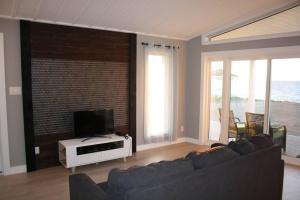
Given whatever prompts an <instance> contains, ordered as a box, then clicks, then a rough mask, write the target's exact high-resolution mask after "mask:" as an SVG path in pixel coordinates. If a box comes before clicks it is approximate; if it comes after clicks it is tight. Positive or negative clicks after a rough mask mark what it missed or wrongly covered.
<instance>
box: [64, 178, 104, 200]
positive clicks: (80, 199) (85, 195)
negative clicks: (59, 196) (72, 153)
mask: <svg viewBox="0 0 300 200" xmlns="http://www.w3.org/2000/svg"><path fill="white" fill-rule="evenodd" d="M69 187H70V200H86V199H88V200H108V197H107V195H106V193H105V192H104V191H103V190H102V189H101V188H100V187H99V186H98V185H97V184H96V183H95V182H94V181H93V180H92V179H91V178H90V177H88V176H87V175H86V174H74V175H71V176H69Z"/></svg>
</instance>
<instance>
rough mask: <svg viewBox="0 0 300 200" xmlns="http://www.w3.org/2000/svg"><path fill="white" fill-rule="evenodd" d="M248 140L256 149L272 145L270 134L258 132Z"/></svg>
mask: <svg viewBox="0 0 300 200" xmlns="http://www.w3.org/2000/svg"><path fill="white" fill-rule="evenodd" d="M249 141H250V142H251V143H252V144H254V147H255V149H256V150H260V149H264V148H267V147H271V146H273V144H274V143H273V140H272V137H271V136H270V135H266V134H260V135H255V136H252V137H250V138H249Z"/></svg>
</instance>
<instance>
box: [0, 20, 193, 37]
mask: <svg viewBox="0 0 300 200" xmlns="http://www.w3.org/2000/svg"><path fill="white" fill-rule="evenodd" d="M0 18H5V19H12V20H27V21H33V22H40V23H46V24H56V25H64V26H72V27H80V28H89V29H97V30H106V31H116V32H122V33H135V34H138V35H145V36H151V37H159V38H166V39H172V40H181V41H188V39H187V38H179V37H171V36H167V35H160V34H151V33H145V32H136V31H130V30H126V29H117V28H109V27H103V26H90V25H84V24H76V23H68V22H60V21H50V20H43V19H33V18H24V17H17V16H15V17H13V16H8V15H0Z"/></svg>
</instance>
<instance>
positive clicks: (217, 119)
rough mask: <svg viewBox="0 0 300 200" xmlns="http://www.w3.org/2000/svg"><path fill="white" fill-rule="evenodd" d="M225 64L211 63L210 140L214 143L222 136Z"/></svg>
mask: <svg viewBox="0 0 300 200" xmlns="http://www.w3.org/2000/svg"><path fill="white" fill-rule="evenodd" d="M223 64H224V63H223V61H212V62H211V63H210V112H209V118H210V120H209V140H212V141H219V139H220V134H221V113H220V112H221V110H222V102H223V101H222V93H223V73H224V72H223Z"/></svg>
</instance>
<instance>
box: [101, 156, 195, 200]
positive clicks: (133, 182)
mask: <svg viewBox="0 0 300 200" xmlns="http://www.w3.org/2000/svg"><path fill="white" fill-rule="evenodd" d="M193 171H194V167H193V165H192V163H191V161H190V160H188V159H178V160H174V161H161V162H158V163H152V164H149V165H147V166H142V167H139V166H137V167H131V168H129V169H127V170H121V169H113V170H111V171H110V173H109V175H108V189H107V193H108V195H109V196H110V198H111V199H114V200H117V199H123V197H124V194H125V192H126V191H127V190H129V189H132V188H137V187H142V186H146V185H155V184H159V183H162V182H164V181H169V180H172V177H174V176H177V175H181V174H184V173H191V172H193Z"/></svg>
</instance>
